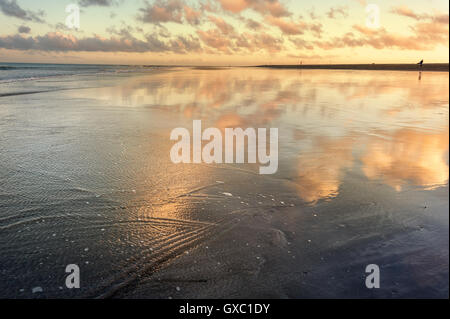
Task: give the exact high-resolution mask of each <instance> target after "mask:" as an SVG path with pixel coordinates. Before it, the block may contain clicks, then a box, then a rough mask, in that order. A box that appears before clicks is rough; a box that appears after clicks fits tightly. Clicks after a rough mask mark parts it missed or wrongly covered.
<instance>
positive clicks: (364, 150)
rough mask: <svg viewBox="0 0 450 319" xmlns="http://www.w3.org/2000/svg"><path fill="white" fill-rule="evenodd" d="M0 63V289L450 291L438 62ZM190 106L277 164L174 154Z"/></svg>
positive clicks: (125, 294)
mask: <svg viewBox="0 0 450 319" xmlns="http://www.w3.org/2000/svg"><path fill="white" fill-rule="evenodd" d="M5 65H6V64H5ZM6 66H7V67H9V68H10V69H9V70H6ZM6 66H5V70H3V71H5V72H16V73H14V74H12V73H8V74H7V73H2V74H1V75H0V136H1V137H2V138H1V139H0V251H1V252H2V254H1V256H0V275H1V278H2V279H1V280H0V297H1V298H85V297H88V298H161V299H167V298H173V299H177V298H336V297H340V298H411V297H412V298H417V297H425V298H448V279H449V278H448V267H449V265H448V261H449V255H448V252H449V249H448V245H449V244H448V238H449V237H448V236H449V234H448V230H449V215H448V209H449V189H448V176H449V171H448V167H449V153H448V142H449V135H448V134H449V128H448V121H449V117H448V116H449V90H448V85H449V83H448V82H449V78H448V64H446V65H443V66H439V67H436V68H435V69H430V68H432V67H431V65H427V64H424V66H423V70H422V72H419V71H417V70H416V71H414V70H412V69H411V70H410V69H409V68H414V67H415V68H417V67H418V66H417V65H415V66H412V65H411V66H408V67H407V68H406V69H405V68H400V70H396V69H395V70H394V69H391V68H390V67H387V66H384V67H381V66H374V67H373V68H371V66H370V65H366V66H364V67H361V66H358V67H353V68H352V69H346V68H345V67H335V68H334V69H333V70H328V69H329V68H330V67H314V68H313V67H311V66H307V65H304V66H266V67H249V68H241V67H235V68H219V67H218V68H203V67H202V68H195V67H152V66H148V67H145V68H144V67H127V66H120V67H116V66H90V67H89V68H86V67H81V66H76V65H71V66H57V65H53V66H52V67H53V69H49V68H48V67H44V68H42V69H40V70H37V69H32V70H31V71H30V70H29V69H28V70H26V69H20V68H21V67H22V66H21V65H18V64H14V65H11V64H9V65H6ZM28 67H29V68H39V67H41V66H35V65H31V66H28ZM378 67H379V68H378ZM14 68H16V69H14ZM49 70H51V72H49ZM375 70H376V71H375ZM442 71H444V72H442ZM0 72H2V71H0ZM18 74H19V75H18ZM1 76H3V78H2V77H1ZM194 120H202V124H203V125H204V127H205V128H206V127H215V128H218V129H219V130H224V129H225V128H230V127H231V128H233V127H242V128H245V127H254V128H260V127H264V128H271V127H274V128H278V130H279V163H278V171H277V173H276V174H273V175H261V174H259V165H255V164H205V163H200V164H174V163H173V162H172V161H171V159H170V149H171V147H172V146H173V141H171V140H170V133H171V131H172V130H173V129H174V128H178V127H182V128H189V129H192V125H193V121H194ZM69 264H76V265H78V266H79V268H80V273H81V288H80V289H67V288H66V287H65V276H66V275H67V274H66V273H65V268H66V266H67V265H69ZM369 264H376V265H379V267H380V271H381V288H380V289H372V290H371V289H367V287H366V286H365V283H364V280H365V276H366V273H365V268H366V266H367V265H369ZM37 287H39V288H41V289H35V288H37Z"/></svg>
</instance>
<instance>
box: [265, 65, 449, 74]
mask: <svg viewBox="0 0 450 319" xmlns="http://www.w3.org/2000/svg"><path fill="white" fill-rule="evenodd" d="M256 67H257V68H272V69H305V70H314V69H320V70H369V71H372V70H374V71H439V72H448V71H449V64H448V63H430V64H426V63H424V64H423V66H422V67H420V66H419V65H418V64H297V65H258V66H256Z"/></svg>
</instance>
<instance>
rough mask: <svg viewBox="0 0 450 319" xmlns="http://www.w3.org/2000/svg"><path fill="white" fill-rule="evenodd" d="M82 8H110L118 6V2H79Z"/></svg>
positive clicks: (88, 0)
mask: <svg viewBox="0 0 450 319" xmlns="http://www.w3.org/2000/svg"><path fill="white" fill-rule="evenodd" d="M78 3H79V4H80V6H82V7H91V6H100V7H110V6H113V5H117V4H118V3H117V1H114V0H80V1H78Z"/></svg>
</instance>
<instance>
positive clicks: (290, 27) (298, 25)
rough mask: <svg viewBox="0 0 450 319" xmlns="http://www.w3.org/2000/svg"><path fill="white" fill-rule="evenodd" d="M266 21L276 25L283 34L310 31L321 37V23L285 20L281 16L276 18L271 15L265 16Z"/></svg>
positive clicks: (298, 33)
mask: <svg viewBox="0 0 450 319" xmlns="http://www.w3.org/2000/svg"><path fill="white" fill-rule="evenodd" d="M266 21H267V23H269V24H271V25H273V26H276V27H278V28H279V29H280V30H281V32H283V34H286V35H300V34H304V33H305V31H311V32H312V33H313V34H314V35H315V36H317V37H321V34H322V24H320V23H318V22H317V23H306V22H304V21H300V22H294V21H292V20H291V21H287V20H285V19H283V18H277V17H272V16H266Z"/></svg>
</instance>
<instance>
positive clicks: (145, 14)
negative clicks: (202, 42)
mask: <svg viewBox="0 0 450 319" xmlns="http://www.w3.org/2000/svg"><path fill="white" fill-rule="evenodd" d="M139 11H140V14H139V16H138V20H140V21H142V22H145V23H151V24H155V25H160V24H161V23H167V22H174V23H179V24H182V23H183V21H186V22H187V23H188V24H191V25H198V24H200V22H201V18H202V14H201V11H197V10H195V9H193V8H191V7H189V6H187V5H186V4H184V3H183V2H182V1H180V0H156V1H155V2H154V3H153V4H150V3H148V2H146V5H145V7H144V8H140V9H139ZM183 18H184V19H183Z"/></svg>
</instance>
